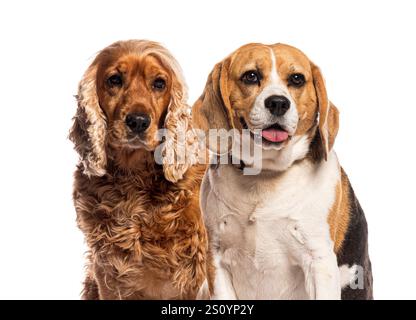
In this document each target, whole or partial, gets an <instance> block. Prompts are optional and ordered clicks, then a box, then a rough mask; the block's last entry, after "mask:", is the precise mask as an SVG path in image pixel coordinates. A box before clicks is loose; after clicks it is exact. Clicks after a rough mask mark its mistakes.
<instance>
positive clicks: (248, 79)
mask: <svg viewBox="0 0 416 320" xmlns="http://www.w3.org/2000/svg"><path fill="white" fill-rule="evenodd" d="M260 80H261V76H260V74H259V73H258V72H257V71H256V70H250V71H247V72H245V73H244V74H243V75H242V76H241V81H243V82H244V83H245V84H258V85H260Z"/></svg>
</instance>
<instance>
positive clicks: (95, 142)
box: [69, 63, 107, 176]
mask: <svg viewBox="0 0 416 320" xmlns="http://www.w3.org/2000/svg"><path fill="white" fill-rule="evenodd" d="M96 78H97V64H96V63H93V64H92V65H91V66H90V67H89V68H88V69H87V71H86V72H85V74H84V76H83V78H82V79H81V81H80V83H79V87H78V95H77V96H76V98H77V101H78V108H77V111H76V114H75V117H74V123H73V125H72V128H71V130H70V133H69V139H70V140H71V141H72V142H73V143H74V145H75V150H76V151H77V152H78V153H79V155H80V161H81V163H82V164H83V167H84V171H83V172H84V174H86V175H88V176H103V175H104V174H105V173H106V164H107V157H106V152H105V141H106V132H107V128H106V127H107V124H106V120H105V119H106V118H105V115H104V112H103V111H102V110H101V108H100V105H99V102H98V96H97V87H96Z"/></svg>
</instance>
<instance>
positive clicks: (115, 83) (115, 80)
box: [107, 74, 123, 87]
mask: <svg viewBox="0 0 416 320" xmlns="http://www.w3.org/2000/svg"><path fill="white" fill-rule="evenodd" d="M107 83H108V85H109V86H110V87H121V86H122V85H123V79H122V78H121V76H120V75H119V74H114V75H112V76H110V77H109V78H108V79H107Z"/></svg>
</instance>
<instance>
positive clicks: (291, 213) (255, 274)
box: [201, 153, 340, 299]
mask: <svg viewBox="0 0 416 320" xmlns="http://www.w3.org/2000/svg"><path fill="white" fill-rule="evenodd" d="M338 181H339V166H338V161H337V159H336V156H335V154H334V153H332V154H331V156H330V157H329V161H328V162H323V163H321V164H319V165H315V164H312V163H309V162H306V161H303V162H301V163H299V164H296V165H294V166H292V167H291V168H290V169H289V170H287V171H286V172H284V173H282V174H280V175H278V176H271V177H261V176H243V175H241V173H240V172H238V171H237V170H236V169H235V168H233V167H231V166H220V167H219V168H217V169H215V170H212V169H210V170H209V171H208V173H207V175H206V176H205V178H204V182H203V187H202V190H201V191H202V197H203V198H202V199H203V200H202V202H201V205H202V210H203V213H204V218H205V222H206V224H207V228H208V230H209V232H210V237H211V244H212V248H213V250H214V255H215V263H216V267H217V277H216V280H215V295H216V296H215V297H216V298H218V299H232V298H237V299H309V298H316V297H317V295H321V297H322V296H327V297H329V298H336V295H338V294H340V288H338V287H339V279H337V277H338V275H337V273H338V267H337V263H336V256H335V254H334V252H333V243H332V241H331V239H330V233H329V225H328V223H327V217H328V213H329V210H330V208H331V206H332V204H333V202H334V200H335V189H336V184H337V182H338ZM321 278H322V279H327V278H330V279H331V281H320V279H321ZM338 291H339V292H338Z"/></svg>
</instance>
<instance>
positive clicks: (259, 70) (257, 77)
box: [193, 44, 338, 162]
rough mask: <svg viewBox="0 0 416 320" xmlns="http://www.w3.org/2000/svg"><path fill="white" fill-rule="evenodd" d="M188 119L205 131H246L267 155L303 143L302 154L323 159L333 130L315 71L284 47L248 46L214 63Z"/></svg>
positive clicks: (334, 115) (334, 113)
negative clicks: (304, 144)
mask: <svg viewBox="0 0 416 320" xmlns="http://www.w3.org/2000/svg"><path fill="white" fill-rule="evenodd" d="M193 114H194V116H193V117H194V123H195V125H196V126H197V127H199V128H201V129H203V130H205V131H207V130H209V129H221V128H224V129H226V130H230V129H238V130H242V129H249V130H250V134H251V135H252V137H253V138H255V137H256V136H257V138H258V141H261V147H262V148H263V151H266V152H267V153H269V154H270V152H272V151H284V150H285V149H293V147H294V145H295V144H296V143H298V142H299V141H303V143H304V142H305V141H307V145H308V148H306V149H307V152H306V153H309V154H311V155H312V156H313V157H314V158H315V159H317V158H325V159H326V158H327V155H328V153H329V151H330V150H331V148H332V146H333V143H334V140H335V136H336V134H337V131H338V110H337V109H336V107H335V106H334V105H332V104H331V103H330V101H329V100H328V97H327V92H326V89H325V84H324V80H323V77H322V74H321V72H320V70H319V68H318V67H317V66H316V65H315V64H313V63H312V62H311V61H310V60H309V59H308V58H307V57H306V55H305V54H303V53H302V52H301V51H300V50H298V49H296V48H294V47H291V46H288V45H284V44H274V45H263V44H248V45H245V46H243V47H241V48H239V49H238V50H236V51H235V52H234V53H232V54H231V55H230V56H228V57H227V58H226V59H225V60H223V61H222V62H220V63H218V64H217V65H216V66H215V67H214V69H213V71H212V72H211V74H210V75H209V77H208V81H207V84H206V87H205V90H204V93H203V94H202V96H201V97H200V98H199V100H198V101H197V102H196V103H195V105H194V109H193ZM256 141H257V140H256ZM280 153H281V152H280ZM304 155H306V154H304ZM304 155H303V156H304ZM294 160H297V159H293V161H294ZM293 161H292V162H293Z"/></svg>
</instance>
